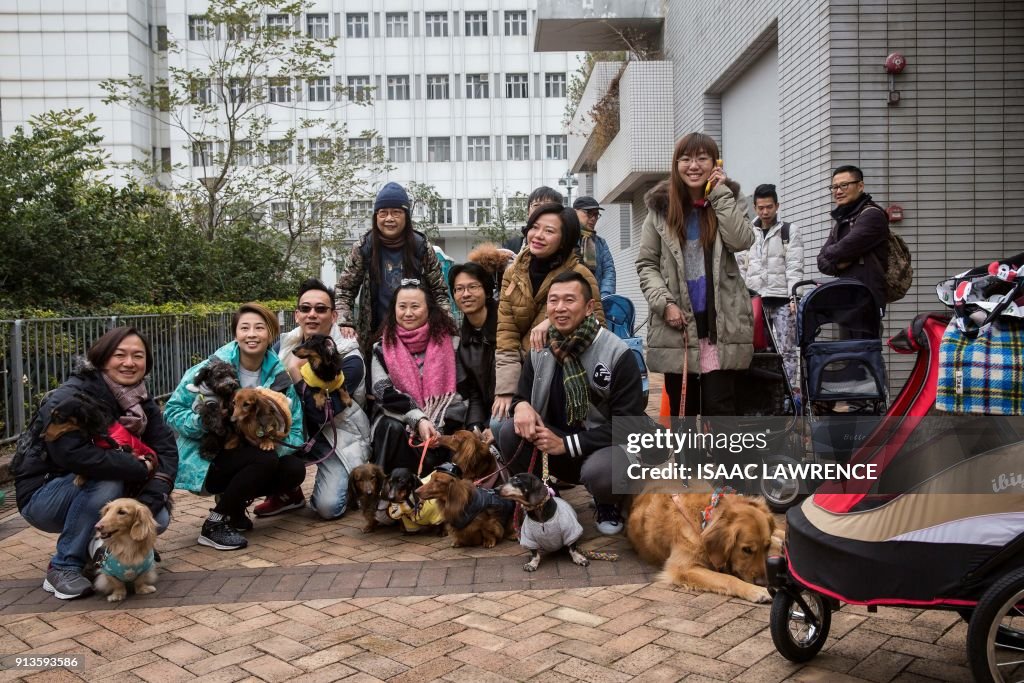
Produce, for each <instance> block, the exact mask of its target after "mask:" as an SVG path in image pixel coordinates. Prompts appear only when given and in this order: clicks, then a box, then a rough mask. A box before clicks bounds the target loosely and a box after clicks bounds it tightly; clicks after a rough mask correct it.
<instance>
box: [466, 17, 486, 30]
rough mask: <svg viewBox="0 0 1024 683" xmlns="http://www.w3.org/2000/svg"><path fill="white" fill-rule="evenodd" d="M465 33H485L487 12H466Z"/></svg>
mask: <svg viewBox="0 0 1024 683" xmlns="http://www.w3.org/2000/svg"><path fill="white" fill-rule="evenodd" d="M466 35H467V36H486V35H487V12H466Z"/></svg>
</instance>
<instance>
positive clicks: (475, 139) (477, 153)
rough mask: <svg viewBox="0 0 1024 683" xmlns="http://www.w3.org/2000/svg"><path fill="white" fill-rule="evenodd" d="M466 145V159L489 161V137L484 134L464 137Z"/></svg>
mask: <svg viewBox="0 0 1024 683" xmlns="http://www.w3.org/2000/svg"><path fill="white" fill-rule="evenodd" d="M466 144H467V145H468V147H467V150H468V152H469V153H468V155H467V159H466V160H467V161H490V160H491V138H490V137H488V136H486V135H479V136H474V135H471V136H469V137H468V138H466Z"/></svg>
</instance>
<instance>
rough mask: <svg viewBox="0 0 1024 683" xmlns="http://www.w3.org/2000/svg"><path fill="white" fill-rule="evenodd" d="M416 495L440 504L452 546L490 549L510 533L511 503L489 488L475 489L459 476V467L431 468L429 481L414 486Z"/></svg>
mask: <svg viewBox="0 0 1024 683" xmlns="http://www.w3.org/2000/svg"><path fill="white" fill-rule="evenodd" d="M416 495H418V496H419V497H420V498H423V499H424V500H437V502H438V503H439V504H440V506H441V512H442V514H443V516H444V521H445V524H446V525H447V527H448V533H449V534H451V537H452V547H453V548H458V547H459V546H472V545H482V546H483V547H485V548H493V547H494V546H495V544H496V543H497V542H498V541H500V540H501V539H503V538H505V536H507V535H509V534H510V533H511V532H512V515H513V513H514V512H515V507H516V506H515V503H513V502H512V501H510V500H505V499H504V498H501V497H500V496H498V494H496V493H495V492H494V491H493V490H492V489H482V488H477V487H476V486H474V485H473V482H471V481H467V480H465V479H463V478H462V470H460V469H459V466H458V465H455V464H454V463H450V462H446V463H442V464H440V465H438V466H437V467H436V468H434V472H433V473H432V474H431V475H430V481H429V482H427V483H426V484H424V485H423V486H421V487H419V488H418V489H416Z"/></svg>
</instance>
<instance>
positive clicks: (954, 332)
mask: <svg viewBox="0 0 1024 683" xmlns="http://www.w3.org/2000/svg"><path fill="white" fill-rule="evenodd" d="M935 407H936V408H937V409H939V410H942V411H945V412H949V413H961V414H963V413H971V414H976V415H1024V321H1020V320H1016V319H1011V318H998V319H996V320H994V321H993V322H992V324H991V325H989V326H987V327H985V328H982V330H981V331H980V332H979V333H978V336H977V337H976V338H975V339H968V338H967V337H966V336H965V335H964V334H963V332H961V331H960V330H959V329H958V328H957V326H956V321H955V319H954V320H952V321H950V323H949V326H948V327H947V328H946V332H945V334H943V335H942V343H941V344H940V346H939V380H938V393H937V395H936V399H935Z"/></svg>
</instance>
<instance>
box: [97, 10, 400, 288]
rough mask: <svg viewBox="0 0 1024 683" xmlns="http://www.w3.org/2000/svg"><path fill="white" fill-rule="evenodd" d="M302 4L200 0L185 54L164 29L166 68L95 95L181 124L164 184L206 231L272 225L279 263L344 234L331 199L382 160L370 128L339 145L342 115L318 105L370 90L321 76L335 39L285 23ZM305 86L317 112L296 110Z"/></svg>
mask: <svg viewBox="0 0 1024 683" xmlns="http://www.w3.org/2000/svg"><path fill="white" fill-rule="evenodd" d="M311 6H312V3H310V2H305V1H304V0H300V1H294V0H211V2H210V3H209V7H208V9H207V11H206V12H205V13H204V14H202V15H192V16H191V17H190V26H189V31H190V35H189V36H187V37H188V38H189V40H188V41H187V43H184V44H185V45H187V52H188V57H187V58H185V57H183V56H182V55H183V53H184V52H185V48H184V47H182V45H183V43H180V42H179V41H178V40H176V39H175V36H173V35H172V36H170V37H169V40H168V44H167V49H168V54H169V55H170V56H169V57H168V61H169V62H170V66H169V67H168V76H167V77H166V78H161V79H159V80H157V81H156V82H155V83H153V84H150V83H148V82H147V81H146V79H145V78H144V77H143V76H142V75H138V74H133V75H130V76H128V77H127V78H120V79H108V80H106V81H103V82H102V83H101V84H100V85H101V87H102V88H103V89H104V90H105V91H106V93H107V96H106V98H105V99H104V102H107V103H111V102H113V103H119V104H123V105H125V106H128V107H130V108H133V109H136V110H139V111H142V112H145V113H147V114H148V115H150V116H152V117H153V118H155V119H157V120H160V121H162V122H164V123H165V124H167V125H169V126H170V127H172V128H174V129H176V130H177V131H178V132H180V133H181V134H183V136H184V138H185V140H186V144H185V146H184V149H183V151H184V152H185V157H186V158H188V159H189V161H190V162H191V163H189V164H177V165H174V166H173V167H172V168H171V177H172V187H173V188H174V192H175V194H176V197H177V200H178V202H179V204H180V205H181V207H182V209H183V212H184V213H186V214H187V215H188V216H190V220H192V221H194V222H196V224H197V225H199V226H201V228H202V229H203V231H204V232H205V234H206V235H207V237H208V238H209V239H211V240H212V239H214V238H216V237H217V236H218V233H219V232H220V231H222V230H223V229H225V228H226V227H227V226H229V225H231V224H234V223H238V222H239V221H241V222H243V223H250V224H251V223H256V222H262V223H265V224H266V225H271V226H273V227H275V228H277V229H278V230H279V231H280V232H281V233H282V235H283V237H284V241H283V242H282V243H281V244H282V247H283V249H282V252H281V255H280V257H279V271H280V273H281V274H283V273H285V272H286V271H287V270H288V269H289V268H290V267H292V266H293V265H295V264H296V263H297V262H305V263H304V265H305V267H307V268H311V267H313V266H315V267H316V269H317V270H318V269H319V265H320V262H319V261H317V262H316V263H310V262H309V261H311V260H314V259H322V258H323V252H324V251H325V250H326V249H330V248H332V246H334V245H337V244H339V243H340V242H341V241H343V240H344V239H345V238H346V237H347V231H346V225H347V222H346V221H344V220H341V218H340V216H341V214H342V213H343V212H342V211H341V210H340V208H339V207H340V205H339V204H338V203H339V202H342V201H345V200H348V199H351V198H354V197H358V196H360V195H363V194H365V192H366V187H367V186H368V184H369V183H372V181H373V179H374V178H375V177H376V175H377V174H379V173H381V172H383V171H386V170H387V169H388V166H387V164H386V162H385V155H384V150H383V148H382V147H381V145H380V144H379V141H378V140H377V136H376V134H375V133H374V132H373V131H363V132H362V133H360V135H359V136H358V139H359V140H360V141H361V142H360V143H358V144H357V145H355V146H353V147H351V148H350V145H349V131H348V129H347V127H346V125H345V124H344V123H343V122H339V121H337V120H333V119H332V118H330V117H329V116H327V112H330V111H332V110H335V109H337V108H339V107H343V106H346V105H347V103H348V100H352V101H353V102H355V103H357V104H362V105H366V104H369V103H370V100H371V93H370V91H369V90H368V89H361V90H359V91H358V92H352V93H349V91H348V89H347V88H345V87H343V86H341V85H340V84H339V85H335V86H334V87H333V88H331V87H329V85H328V84H329V83H330V81H331V79H332V77H333V73H334V69H333V63H334V56H335V44H336V39H335V38H325V37H311V36H309V35H307V34H306V32H305V31H303V30H301V29H300V28H299V26H298V25H297V23H296V19H297V18H298V17H300V16H303V14H304V12H305V11H306V10H307V9H308V8H310V7H311ZM271 17H274V20H273V21H271V20H270V18H271ZM182 65H184V66H182ZM313 92H315V93H316V96H317V98H318V99H319V98H323V100H324V103H323V104H319V103H318V104H317V105H315V106H316V109H317V110H318V111H320V112H323V113H324V115H321V116H317V115H313V116H308V115H304V114H303V112H305V111H308V110H309V107H307V106H306V105H305V103H302V104H301V105H300V103H299V102H300V100H306V99H308V98H309V96H310V93H313ZM349 95H351V97H350V96H349ZM282 121H285V122H291V123H287V124H284V125H282V124H281V123H280V122H282ZM363 140H365V141H366V142H365V143H363V142H362V141H363ZM200 169H201V170H200Z"/></svg>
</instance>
